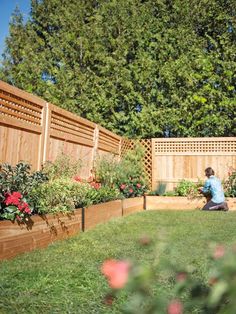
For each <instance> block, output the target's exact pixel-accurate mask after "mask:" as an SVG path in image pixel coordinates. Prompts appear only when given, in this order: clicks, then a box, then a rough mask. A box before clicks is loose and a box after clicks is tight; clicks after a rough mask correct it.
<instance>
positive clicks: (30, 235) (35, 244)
mask: <svg viewBox="0 0 236 314" xmlns="http://www.w3.org/2000/svg"><path fill="white" fill-rule="evenodd" d="M80 231H82V210H81V209H77V210H76V211H75V212H74V213H71V214H70V215H63V214H57V215H52V214H47V215H44V216H38V215H35V216H31V218H30V221H29V223H28V224H18V223H17V222H11V221H8V220H4V221H1V222H0V259H9V258H12V257H14V256H16V255H18V254H20V253H24V252H29V251H32V250H34V249H37V248H43V247H46V246H48V245H49V244H50V243H52V242H54V241H56V240H61V239H65V238H68V237H70V236H72V235H75V234H76V233H78V232H80Z"/></svg>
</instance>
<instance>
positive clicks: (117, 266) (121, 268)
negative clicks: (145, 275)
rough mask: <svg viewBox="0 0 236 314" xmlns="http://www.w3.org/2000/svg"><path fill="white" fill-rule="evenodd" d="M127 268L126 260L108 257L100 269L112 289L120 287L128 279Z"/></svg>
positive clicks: (128, 267) (128, 266)
mask: <svg viewBox="0 0 236 314" xmlns="http://www.w3.org/2000/svg"><path fill="white" fill-rule="evenodd" d="M129 269H130V264H129V263H128V262H126V261H117V260H114V259H110V260H107V261H105V262H104V263H103V265H102V268H101V271H102V273H103V275H104V276H105V277H106V278H107V280H108V283H109V286H110V287H111V288H112V289H121V288H123V287H124V286H125V285H126V283H127V281H128V276H129Z"/></svg>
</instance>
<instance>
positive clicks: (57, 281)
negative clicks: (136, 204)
mask: <svg viewBox="0 0 236 314" xmlns="http://www.w3.org/2000/svg"><path fill="white" fill-rule="evenodd" d="M235 230H236V212H226V213H225V212H200V211H191V212H190V211H187V212H184V211H182V212H181V211H178V212H177V211H171V212H167V211H144V212H141V213H138V214H133V215H130V216H127V217H123V218H119V219H115V220H113V221H111V222H109V223H107V224H104V225H100V226H97V227H96V228H95V229H93V230H91V231H87V232H85V233H83V234H79V235H77V236H75V237H73V238H71V239H69V240H65V241H59V242H56V243H54V244H53V245H51V246H50V247H48V248H47V249H44V250H37V251H34V252H31V253H28V254H23V255H21V256H19V257H17V258H15V259H13V260H11V261H4V262H1V264H0V291H1V292H0V313H1V314H2V313H12V314H17V313H33V314H37V313H44V314H46V313H50V314H53V313H81V314H86V313H88V314H91V313H121V308H122V303H124V302H125V300H126V298H127V295H126V292H125V291H123V292H122V293H121V294H120V296H119V298H118V299H117V300H116V302H115V303H114V305H113V306H112V307H107V306H106V305H104V304H103V302H102V300H103V298H104V295H105V294H106V293H107V292H108V291H109V287H108V285H107V283H106V280H105V279H104V277H103V276H102V275H101V273H100V266H101V264H102V262H103V261H104V260H105V259H107V258H117V259H129V260H131V261H133V262H137V263H142V264H146V263H147V264H149V263H151V264H153V263H155V262H156V261H157V258H158V261H159V263H158V267H159V270H160V277H159V281H158V282H157V283H156V286H155V288H154V291H156V293H158V289H160V290H162V291H164V292H165V293H166V294H168V295H171V289H172V286H173V283H172V282H171V281H170V280H168V279H167V277H166V274H165V271H164V270H163V264H164V263H166V261H170V262H173V263H175V264H178V265H182V264H183V265H185V264H191V265H193V266H194V267H196V272H195V276H198V277H199V278H202V279H203V280H206V278H207V275H208V270H209V266H210V263H211V261H210V260H209V258H208V256H209V250H210V249H209V245H210V244H211V243H223V244H225V245H230V244H232V243H236V232H235ZM144 234H145V235H148V236H149V237H150V238H151V239H152V245H150V246H141V245H140V242H139V239H140V236H142V235H144ZM160 253H161V254H160Z"/></svg>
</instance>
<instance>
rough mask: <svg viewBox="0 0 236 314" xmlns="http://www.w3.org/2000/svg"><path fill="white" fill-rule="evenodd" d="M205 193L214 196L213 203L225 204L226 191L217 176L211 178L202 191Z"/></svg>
mask: <svg viewBox="0 0 236 314" xmlns="http://www.w3.org/2000/svg"><path fill="white" fill-rule="evenodd" d="M202 191H203V193H207V192H210V193H211V195H212V199H211V200H212V202H214V203H216V204H220V203H223V202H224V200H225V196H224V191H223V188H222V185H221V181H220V179H218V178H216V177H215V176H210V177H209V178H208V179H207V180H206V182H205V184H204V187H203V189H202Z"/></svg>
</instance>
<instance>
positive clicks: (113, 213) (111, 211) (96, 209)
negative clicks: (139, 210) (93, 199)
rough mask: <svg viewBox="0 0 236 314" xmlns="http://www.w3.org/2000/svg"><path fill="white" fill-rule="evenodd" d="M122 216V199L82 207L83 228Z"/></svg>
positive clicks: (86, 228) (89, 227)
mask: <svg viewBox="0 0 236 314" xmlns="http://www.w3.org/2000/svg"><path fill="white" fill-rule="evenodd" d="M121 216H122V201H121V200H115V201H110V202H106V203H101V204H96V205H92V206H89V207H87V208H84V230H88V229H91V228H93V227H95V226H96V225H97V224H100V223H104V222H107V221H109V220H110V219H112V218H116V217H121Z"/></svg>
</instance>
